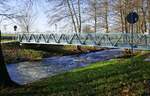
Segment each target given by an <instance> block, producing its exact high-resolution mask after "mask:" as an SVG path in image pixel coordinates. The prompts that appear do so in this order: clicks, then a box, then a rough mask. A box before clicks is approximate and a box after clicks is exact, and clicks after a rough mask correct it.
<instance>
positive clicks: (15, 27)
mask: <svg viewBox="0 0 150 96" xmlns="http://www.w3.org/2000/svg"><path fill="white" fill-rule="evenodd" d="M14 31H15V35H16V31H17V26H16V25H15V26H14ZM15 37H16V36H15ZM15 37H14V40H15V39H16V38H15Z"/></svg>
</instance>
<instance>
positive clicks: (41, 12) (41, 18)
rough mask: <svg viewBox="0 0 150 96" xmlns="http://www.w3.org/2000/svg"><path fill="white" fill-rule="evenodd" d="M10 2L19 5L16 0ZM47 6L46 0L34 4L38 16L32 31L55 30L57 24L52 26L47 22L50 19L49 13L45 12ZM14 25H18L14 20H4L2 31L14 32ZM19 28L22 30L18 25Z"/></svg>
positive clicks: (38, 0) (0, 26) (39, 0)
mask: <svg viewBox="0 0 150 96" xmlns="http://www.w3.org/2000/svg"><path fill="white" fill-rule="evenodd" d="M9 4H11V5H17V4H16V2H14V0H12V2H9ZM49 5H50V4H49ZM49 5H48V6H49ZM52 5H53V4H52ZM47 8H48V7H47V3H45V2H44V0H37V2H36V4H35V5H34V6H33V10H34V13H35V14H36V16H37V17H36V21H35V23H34V26H33V28H32V31H38V32H46V31H54V30H55V26H50V25H48V23H47V21H48V19H47V15H46V13H45V11H46V10H47ZM1 19H2V17H0V20H1ZM14 25H17V24H15V23H14V22H12V20H4V21H3V22H2V23H1V24H0V28H1V30H2V33H14V28H13V27H14ZM17 30H18V31H21V29H20V28H19V26H17Z"/></svg>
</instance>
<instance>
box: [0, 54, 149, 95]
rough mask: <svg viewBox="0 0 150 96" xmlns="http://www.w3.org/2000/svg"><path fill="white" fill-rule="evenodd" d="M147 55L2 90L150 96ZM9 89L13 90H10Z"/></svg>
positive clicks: (59, 93) (77, 70) (118, 60)
mask: <svg viewBox="0 0 150 96" xmlns="http://www.w3.org/2000/svg"><path fill="white" fill-rule="evenodd" d="M146 54H147V53H142V54H138V55H136V56H135V57H134V60H133V62H134V63H133V64H132V63H131V59H130V58H127V59H124V58H119V59H113V60H109V61H104V62H97V63H94V64H90V65H89V66H86V67H82V68H78V69H74V70H72V71H70V72H66V73H62V74H59V75H55V76H52V77H49V78H46V79H42V80H40V81H38V82H35V83H31V84H27V85H25V86H23V87H20V88H15V89H14V88H7V89H1V91H0V94H1V95H2V96H9V95H11V96H27V95H30V96H60V95H62V96H86V95H91V96H97V95H100V96H108V95H109V96H148V94H149V92H150V75H149V74H150V70H149V69H150V63H149V62H145V61H144V59H145V58H146V57H147V55H146ZM8 90H9V91H8Z"/></svg>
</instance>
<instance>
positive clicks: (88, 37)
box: [17, 32, 150, 49]
mask: <svg viewBox="0 0 150 96" xmlns="http://www.w3.org/2000/svg"><path fill="white" fill-rule="evenodd" d="M17 37H18V41H19V42H20V43H28V44H29V43H34V44H57V45H89V46H101V47H111V48H112V47H113V48H121V47H122V48H126V47H127V48H129V47H131V45H132V44H131V43H132V39H133V45H134V47H135V48H137V49H150V35H146V34H133V38H132V36H131V34H130V33H119V32H118V33H81V34H77V33H18V36H17Z"/></svg>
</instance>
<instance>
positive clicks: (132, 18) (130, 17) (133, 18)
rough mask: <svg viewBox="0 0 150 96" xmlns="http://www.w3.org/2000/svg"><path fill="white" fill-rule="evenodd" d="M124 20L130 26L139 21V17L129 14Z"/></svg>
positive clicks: (132, 13)
mask: <svg viewBox="0 0 150 96" xmlns="http://www.w3.org/2000/svg"><path fill="white" fill-rule="evenodd" d="M126 19H127V21H128V22H129V23H130V24H134V23H136V22H137V21H138V20H139V15H138V14H137V13H136V12H130V13H129V14H128V15H127V17H126Z"/></svg>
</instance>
